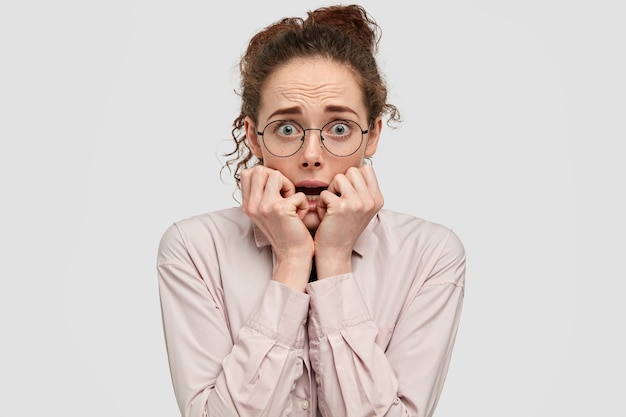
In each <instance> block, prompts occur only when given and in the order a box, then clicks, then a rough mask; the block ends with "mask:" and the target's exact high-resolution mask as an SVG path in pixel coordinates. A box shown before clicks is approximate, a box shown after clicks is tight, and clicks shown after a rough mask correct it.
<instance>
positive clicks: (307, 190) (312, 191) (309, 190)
mask: <svg viewBox="0 0 626 417" xmlns="http://www.w3.org/2000/svg"><path fill="white" fill-rule="evenodd" d="M327 188H328V187H296V192H297V193H304V194H306V195H320V194H321V193H322V191H324V190H326V189H327Z"/></svg>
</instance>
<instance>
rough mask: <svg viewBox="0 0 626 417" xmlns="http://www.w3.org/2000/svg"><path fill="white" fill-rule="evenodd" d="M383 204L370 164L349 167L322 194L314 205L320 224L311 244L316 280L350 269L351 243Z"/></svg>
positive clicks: (352, 243) (354, 241) (352, 244)
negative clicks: (312, 245)
mask: <svg viewBox="0 0 626 417" xmlns="http://www.w3.org/2000/svg"><path fill="white" fill-rule="evenodd" d="M383 203H384V199H383V196H382V193H381V191H380V188H379V187H378V181H377V179H376V174H375V173H374V169H373V168H372V166H371V165H363V166H361V167H360V168H356V167H352V168H349V169H348V170H347V171H346V173H345V174H343V175H342V174H340V175H337V176H335V178H334V179H333V180H332V182H331V183H330V184H329V186H328V189H327V190H326V191H322V193H321V194H320V200H319V202H318V205H317V211H318V215H319V217H320V219H322V221H321V223H320V225H319V227H318V228H317V232H316V233H315V241H314V242H315V260H316V266H317V274H318V279H322V278H326V277H329V276H333V275H338V274H342V273H347V272H350V271H351V270H352V264H351V257H352V249H353V247H354V244H355V243H356V241H357V239H358V238H359V236H360V235H361V233H363V230H365V228H366V227H367V225H368V224H369V222H370V220H372V218H373V217H374V216H375V215H376V213H378V211H379V210H380V209H381V208H382V206H383Z"/></svg>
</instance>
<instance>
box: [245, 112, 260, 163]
mask: <svg viewBox="0 0 626 417" xmlns="http://www.w3.org/2000/svg"><path fill="white" fill-rule="evenodd" d="M244 123H245V129H246V140H247V141H248V147H249V148H250V151H251V152H252V154H253V155H254V156H256V157H257V158H259V159H262V158H263V152H262V149H261V144H260V143H259V135H258V134H257V130H256V124H255V123H254V121H253V120H252V119H251V118H250V116H246V118H245V120H244Z"/></svg>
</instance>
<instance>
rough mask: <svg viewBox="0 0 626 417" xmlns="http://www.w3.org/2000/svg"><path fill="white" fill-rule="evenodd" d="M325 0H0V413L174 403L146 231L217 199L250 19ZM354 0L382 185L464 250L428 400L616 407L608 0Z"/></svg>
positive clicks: (619, 193) (516, 411) (553, 412)
mask: <svg viewBox="0 0 626 417" xmlns="http://www.w3.org/2000/svg"><path fill="white" fill-rule="evenodd" d="M326 4H327V3H316V2H308V3H307V4H306V6H303V5H300V4H297V2H293V1H272V2H252V1H248V2H234V1H227V2H217V3H216V2H209V1H178V2H174V1H171V0H170V1H166V0H162V1H147V0H144V1H140V0H136V1H120V0H112V1H111V0H109V1H68V0H61V1H55V2H46V1H19V2H18V1H6V2H2V5H1V6H0V62H1V65H0V139H1V148H0V181H1V187H2V188H1V195H2V203H1V205H0V210H1V216H0V222H1V223H0V226H1V229H0V244H1V248H0V249H1V251H0V256H1V257H2V258H1V267H2V268H1V269H0V271H1V272H0V274H1V280H0V334H1V342H0V392H1V393H2V394H1V399H0V416H2V417H4V416H12V417H14V416H32V415H46V416H72V417H73V416H87V415H88V416H90V417H99V416H104V417H111V416H116V417H122V416H129V417H130V416H132V417H137V416H164V417H165V416H168V417H173V416H176V415H178V414H177V413H178V411H177V408H176V405H175V401H174V397H173V393H172V389H171V384H170V379H169V371H168V367H167V358H166V353H165V348H164V343H163V337H162V329H161V322H160V311H159V305H158V293H157V287H156V272H155V257H156V249H157V245H158V241H159V239H160V236H161V234H162V233H163V231H164V230H165V228H166V227H167V226H168V225H169V224H171V223H172V222H173V221H175V220H178V219H181V218H184V217H188V216H191V215H194V214H199V213H202V212H205V211H210V210H216V209H220V208H225V207H230V206H234V205H236V204H237V203H236V202H235V200H233V197H232V192H233V190H234V183H233V181H232V180H231V179H230V178H229V177H228V176H225V177H224V178H223V180H222V179H220V172H219V170H220V166H221V163H220V154H221V153H223V152H224V151H227V150H230V148H229V146H228V140H229V138H230V125H231V122H232V120H233V119H234V118H235V116H236V115H237V114H238V101H237V96H236V94H235V93H234V91H233V90H234V89H236V88H237V82H238V78H237V72H236V65H237V61H238V58H239V56H240V54H241V53H242V52H243V50H244V48H245V46H246V43H247V41H248V40H249V37H250V36H251V35H252V34H253V33H254V32H256V31H257V30H258V29H260V28H262V27H263V26H265V25H267V24H269V23H271V22H273V21H275V20H276V19H278V18H280V17H282V16H292V15H297V16H303V15H304V12H305V11H306V10H308V9H312V8H315V7H317V6H319V5H326ZM362 4H363V5H364V6H365V7H366V8H367V9H368V11H369V12H370V13H371V14H372V15H373V16H374V18H375V19H376V20H377V21H378V22H379V23H380V25H381V26H382V28H383V38H382V41H381V45H380V48H381V50H380V54H379V59H380V65H381V68H382V70H383V71H384V72H385V73H386V74H387V80H388V83H389V88H390V99H391V101H392V102H393V103H394V104H396V105H397V106H398V107H399V108H400V110H401V113H402V115H403V118H404V123H403V124H402V127H401V128H399V129H396V130H393V131H392V130H390V129H388V130H386V131H385V133H384V135H383V138H382V142H381V146H380V148H379V152H378V154H377V155H376V156H375V158H374V161H373V163H374V167H375V169H376V171H377V173H378V175H379V179H380V182H381V184H382V187H383V191H384V193H385V197H386V207H387V208H390V209H394V210H398V211H404V212H409V213H412V214H415V215H417V216H420V217H423V218H426V219H429V220H432V221H435V222H439V223H443V224H445V225H447V226H450V227H451V228H453V229H454V230H455V231H456V232H457V233H458V234H459V236H460V237H461V239H462V240H463V242H464V244H465V246H466V249H467V253H468V268H467V290H466V303H465V309H464V315H463V318H462V322H461V327H460V330H459V334H458V338H457V345H456V349H455V352H454V355H453V359H452V363H451V367H450V372H449V374H448V380H447V383H446V386H445V388H444V392H443V395H442V397H441V401H440V405H439V408H438V411H437V413H436V416H437V417H452V416H482V417H492V416H493V417H502V416H507V417H518V416H519V417H522V416H523V417H531V416H542V417H544V416H545V417H553V416H602V417H617V416H626V401H625V400H624V392H625V389H626V381H625V378H626V359H625V355H624V352H626V342H625V340H624V339H625V338H624V333H625V327H626V326H625V323H624V322H625V320H624V319H625V317H626V307H625V306H626V303H624V301H623V298H624V290H625V289H626V286H625V285H624V281H625V279H626V274H625V273H624V269H623V268H622V264H623V260H624V259H625V255H624V254H625V252H626V245H625V244H624V236H625V233H626V222H625V221H624V216H623V213H625V212H626V206H625V203H624V188H625V187H624V179H625V178H626V170H625V168H624V166H625V163H624V151H623V150H622V147H621V144H623V143H624V140H625V139H626V134H625V127H624V126H625V117H624V115H625V113H626V99H625V97H626V83H625V76H624V74H626V65H625V62H624V57H625V50H626V47H625V39H626V30H625V27H626V25H625V24H624V21H625V17H626V14H625V13H624V10H622V9H620V4H621V2H620V1H617V0H616V1H612V2H611V1H586V2H585V1H565V0H563V1H556V0H547V1H517V2H512V1H508V2H504V1H442V2H408V1H404V0H387V1H374V0H371V1H365V2H363V3H362ZM618 144H619V146H618ZM233 250H236V248H233Z"/></svg>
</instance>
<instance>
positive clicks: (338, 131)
mask: <svg viewBox="0 0 626 417" xmlns="http://www.w3.org/2000/svg"><path fill="white" fill-rule="evenodd" d="M308 130H319V132H320V142H321V144H322V146H323V147H324V148H325V149H326V150H327V151H328V152H330V153H331V154H333V155H335V156H341V157H345V156H350V155H352V154H354V153H355V152H356V151H358V150H359V148H360V147H361V144H362V143H363V135H365V134H366V133H367V132H368V130H363V129H361V126H359V124H358V123H357V122H354V121H352V120H333V121H332V122H328V123H326V124H325V125H324V126H322V128H321V129H314V128H310V129H305V128H303V127H302V126H300V125H299V124H298V123H296V122H294V121H293V120H275V121H273V122H269V123H268V124H267V125H266V126H265V128H264V129H263V131H262V132H257V134H258V135H259V136H261V137H262V138H263V144H264V145H265V148H266V149H267V150H268V152H269V153H271V154H272V155H274V156H277V157H279V158H286V157H288V156H291V155H294V154H295V153H297V152H298V151H299V150H300V148H302V146H304V139H305V135H306V132H307V131H308Z"/></svg>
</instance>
